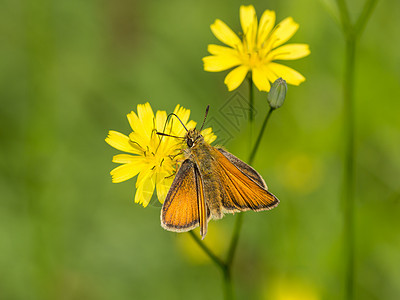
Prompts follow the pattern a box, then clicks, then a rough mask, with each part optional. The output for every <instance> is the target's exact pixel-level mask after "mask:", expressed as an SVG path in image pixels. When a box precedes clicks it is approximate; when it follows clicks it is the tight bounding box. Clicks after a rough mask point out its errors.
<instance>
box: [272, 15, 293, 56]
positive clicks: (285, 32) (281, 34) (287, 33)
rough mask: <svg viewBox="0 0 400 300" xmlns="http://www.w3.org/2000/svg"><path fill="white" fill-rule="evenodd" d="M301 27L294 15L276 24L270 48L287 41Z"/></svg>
mask: <svg viewBox="0 0 400 300" xmlns="http://www.w3.org/2000/svg"><path fill="white" fill-rule="evenodd" d="M297 29H299V24H297V23H296V22H295V21H294V20H293V18H292V17H288V18H286V19H284V20H283V21H282V22H280V23H279V24H278V25H276V27H275V29H274V31H273V32H272V36H271V43H270V44H269V45H270V49H273V48H276V47H278V46H280V45H282V44H283V43H285V42H287V41H288V40H289V39H290V38H291V37H292V36H293V35H294V34H295V33H296V31H297Z"/></svg>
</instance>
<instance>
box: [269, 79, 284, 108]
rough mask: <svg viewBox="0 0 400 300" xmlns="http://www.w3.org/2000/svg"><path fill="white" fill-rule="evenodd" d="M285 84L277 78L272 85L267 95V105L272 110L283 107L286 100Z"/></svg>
mask: <svg viewBox="0 0 400 300" xmlns="http://www.w3.org/2000/svg"><path fill="white" fill-rule="evenodd" d="M286 91H287V84H286V81H285V80H283V79H282V78H281V77H279V78H278V79H277V80H275V82H274V83H273V84H272V86H271V89H270V91H269V93H268V98H267V99H268V103H269V105H270V106H271V107H272V108H273V109H276V108H279V107H281V106H282V105H283V102H285V98H286Z"/></svg>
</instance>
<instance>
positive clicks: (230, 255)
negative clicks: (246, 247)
mask: <svg viewBox="0 0 400 300" xmlns="http://www.w3.org/2000/svg"><path fill="white" fill-rule="evenodd" d="M242 224H243V214H241V213H239V214H238V215H237V217H236V220H235V227H234V228H233V234H232V239H231V243H230V245H229V249H228V255H227V258H226V264H227V265H229V266H230V265H232V263H233V258H234V257H235V253H236V248H237V244H238V241H239V235H240V230H241V228H242Z"/></svg>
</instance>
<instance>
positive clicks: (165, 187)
mask: <svg viewBox="0 0 400 300" xmlns="http://www.w3.org/2000/svg"><path fill="white" fill-rule="evenodd" d="M174 178H175V176H168V174H165V173H164V174H162V173H161V174H158V175H157V182H156V191H157V198H158V201H160V202H161V203H164V200H165V198H166V197H167V194H168V191H169V189H170V187H171V185H172V181H173V180H174Z"/></svg>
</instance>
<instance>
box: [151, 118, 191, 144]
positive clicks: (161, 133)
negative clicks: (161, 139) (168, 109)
mask: <svg viewBox="0 0 400 300" xmlns="http://www.w3.org/2000/svg"><path fill="white" fill-rule="evenodd" d="M171 116H175V117H176V118H177V119H178V120H179V122H181V124H182V126H183V128H185V130H186V131H188V130H187V128H186V126H185V124H183V122H182V121H181V119H180V118H179V117H178V116H177V115H176V114H174V113H170V114H169V115H168V116H167V119H166V120H165V124H164V129H163V132H158V131H157V134H158V135H161V136H169V137H173V138H177V139H184V137H181V136H175V135H170V134H167V133H164V132H165V129H166V128H167V124H168V119H169V117H171ZM158 146H160V145H158ZM157 149H158V147H157Z"/></svg>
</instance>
